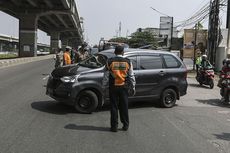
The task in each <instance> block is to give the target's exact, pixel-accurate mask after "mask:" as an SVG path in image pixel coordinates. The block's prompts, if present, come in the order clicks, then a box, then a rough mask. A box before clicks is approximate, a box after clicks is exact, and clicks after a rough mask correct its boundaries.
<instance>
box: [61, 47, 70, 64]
mask: <svg viewBox="0 0 230 153" xmlns="http://www.w3.org/2000/svg"><path fill="white" fill-rule="evenodd" d="M70 49H71V48H70V47H69V46H66V48H65V52H64V54H63V65H69V64H71V58H70V53H69V52H70Z"/></svg>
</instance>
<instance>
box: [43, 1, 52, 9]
mask: <svg viewBox="0 0 230 153" xmlns="http://www.w3.org/2000/svg"><path fill="white" fill-rule="evenodd" d="M43 1H44V2H45V3H46V5H47V6H48V7H49V8H53V4H52V3H51V2H50V1H49V0H43Z"/></svg>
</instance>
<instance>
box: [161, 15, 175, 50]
mask: <svg viewBox="0 0 230 153" xmlns="http://www.w3.org/2000/svg"><path fill="white" fill-rule="evenodd" d="M172 27H173V17H170V16H161V17H160V35H161V36H162V37H163V38H167V47H171V40H172V31H173V28H172Z"/></svg>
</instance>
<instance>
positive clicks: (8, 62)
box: [0, 54, 54, 68]
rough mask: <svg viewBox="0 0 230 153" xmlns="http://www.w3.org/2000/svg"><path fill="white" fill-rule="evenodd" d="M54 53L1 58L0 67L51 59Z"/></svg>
mask: <svg viewBox="0 0 230 153" xmlns="http://www.w3.org/2000/svg"><path fill="white" fill-rule="evenodd" d="M53 57H54V55H52V54H51V55H44V56H36V57H22V58H14V59H1V60H0V68H3V67H9V66H14V65H19V64H24V63H30V62H35V61H41V60H45V59H52V58H53Z"/></svg>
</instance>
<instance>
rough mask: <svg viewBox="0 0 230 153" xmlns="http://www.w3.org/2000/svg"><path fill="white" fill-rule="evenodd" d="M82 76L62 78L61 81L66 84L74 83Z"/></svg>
mask: <svg viewBox="0 0 230 153" xmlns="http://www.w3.org/2000/svg"><path fill="white" fill-rule="evenodd" d="M79 76H80V75H75V76H64V77H62V78H61V81H62V82H64V83H74V82H76V81H78V77H79Z"/></svg>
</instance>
